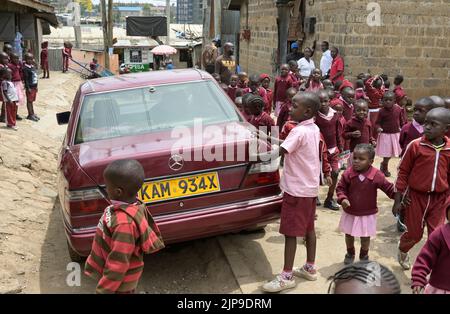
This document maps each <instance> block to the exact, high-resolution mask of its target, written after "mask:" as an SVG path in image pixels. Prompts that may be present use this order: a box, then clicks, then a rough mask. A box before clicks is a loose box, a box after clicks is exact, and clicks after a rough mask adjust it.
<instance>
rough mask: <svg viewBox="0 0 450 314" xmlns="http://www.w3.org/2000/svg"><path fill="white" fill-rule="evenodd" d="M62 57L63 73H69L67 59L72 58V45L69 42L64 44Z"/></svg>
mask: <svg viewBox="0 0 450 314" xmlns="http://www.w3.org/2000/svg"><path fill="white" fill-rule="evenodd" d="M62 57H63V73H66V72H67V71H69V59H71V58H72V44H71V43H70V42H65V43H64V48H63V49H62Z"/></svg>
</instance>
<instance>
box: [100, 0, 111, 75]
mask: <svg viewBox="0 0 450 314" xmlns="http://www.w3.org/2000/svg"><path fill="white" fill-rule="evenodd" d="M108 1H109V0H108ZM100 3H101V8H102V26H103V53H104V55H105V68H107V69H109V68H110V64H109V49H108V48H109V36H108V19H107V17H106V15H107V12H106V0H100Z"/></svg>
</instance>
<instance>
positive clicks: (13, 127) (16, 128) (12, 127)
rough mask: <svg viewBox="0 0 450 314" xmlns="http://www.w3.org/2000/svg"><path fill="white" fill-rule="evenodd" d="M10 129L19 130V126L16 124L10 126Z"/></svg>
mask: <svg viewBox="0 0 450 314" xmlns="http://www.w3.org/2000/svg"><path fill="white" fill-rule="evenodd" d="M8 129H11V130H14V131H18V130H19V128H18V127H17V126H15V125H13V126H8Z"/></svg>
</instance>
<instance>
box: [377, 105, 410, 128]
mask: <svg viewBox="0 0 450 314" xmlns="http://www.w3.org/2000/svg"><path fill="white" fill-rule="evenodd" d="M402 113H403V108H402V107H400V106H399V105H397V104H394V106H392V108H389V109H388V108H384V107H383V108H381V109H380V112H379V114H378V118H377V121H376V122H375V128H376V129H378V128H379V127H380V128H382V129H383V132H382V133H388V134H393V133H400V128H401V126H402V125H404V124H405V122H406V121H403V115H402Z"/></svg>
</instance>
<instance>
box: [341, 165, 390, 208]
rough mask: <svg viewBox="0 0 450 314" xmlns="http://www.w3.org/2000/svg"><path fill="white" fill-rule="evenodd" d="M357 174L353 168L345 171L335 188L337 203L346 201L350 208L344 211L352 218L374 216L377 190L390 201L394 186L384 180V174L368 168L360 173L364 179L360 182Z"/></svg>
mask: <svg viewBox="0 0 450 314" xmlns="http://www.w3.org/2000/svg"><path fill="white" fill-rule="evenodd" d="M359 175H360V173H359V172H356V171H355V170H353V167H351V168H349V169H347V170H346V171H345V172H344V173H343V174H342V177H341V180H340V181H339V184H338V186H337V188H336V194H337V197H338V203H339V204H342V201H343V200H345V199H347V200H348V201H349V202H350V206H349V207H347V208H346V209H345V210H344V211H345V212H346V213H347V214H350V215H354V216H368V215H374V214H376V213H377V212H378V207H377V190H378V189H380V190H382V191H383V192H384V193H385V194H386V195H387V196H388V197H389V198H390V199H393V198H394V195H395V193H394V185H393V184H392V183H390V182H389V181H388V180H386V178H385V176H384V174H383V173H382V172H381V171H380V170H378V169H377V168H374V167H372V166H370V168H369V169H368V170H367V171H366V172H364V173H362V175H363V176H364V177H365V179H364V181H362V182H361V180H360V179H359Z"/></svg>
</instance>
